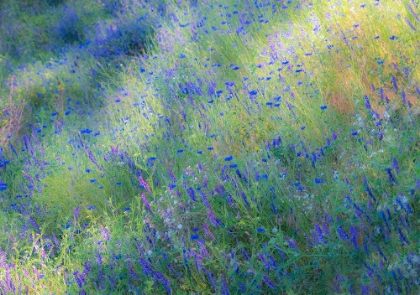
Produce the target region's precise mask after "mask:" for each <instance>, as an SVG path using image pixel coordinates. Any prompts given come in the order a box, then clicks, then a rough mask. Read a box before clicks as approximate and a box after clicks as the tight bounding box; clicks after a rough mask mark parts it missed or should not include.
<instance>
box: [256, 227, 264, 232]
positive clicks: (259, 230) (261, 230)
mask: <svg viewBox="0 0 420 295" xmlns="http://www.w3.org/2000/svg"><path fill="white" fill-rule="evenodd" d="M257 232H259V233H264V232H265V229H264V228H263V227H259V228H257Z"/></svg>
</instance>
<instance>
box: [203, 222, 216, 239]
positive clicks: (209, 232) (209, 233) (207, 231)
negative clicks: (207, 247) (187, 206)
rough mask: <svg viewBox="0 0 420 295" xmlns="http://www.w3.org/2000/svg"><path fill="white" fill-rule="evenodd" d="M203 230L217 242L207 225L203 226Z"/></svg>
mask: <svg viewBox="0 0 420 295" xmlns="http://www.w3.org/2000/svg"><path fill="white" fill-rule="evenodd" d="M203 229H204V232H205V233H206V235H207V236H209V237H210V238H211V239H212V240H213V241H214V240H215V238H214V235H213V234H212V233H211V231H210V230H209V228H208V226H207V224H205V223H204V224H203Z"/></svg>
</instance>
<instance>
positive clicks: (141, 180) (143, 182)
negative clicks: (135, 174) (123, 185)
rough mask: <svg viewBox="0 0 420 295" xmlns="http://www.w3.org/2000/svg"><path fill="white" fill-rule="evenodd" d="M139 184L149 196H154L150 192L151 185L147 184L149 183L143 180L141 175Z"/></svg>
mask: <svg viewBox="0 0 420 295" xmlns="http://www.w3.org/2000/svg"><path fill="white" fill-rule="evenodd" d="M139 182H140V184H141V185H142V186H143V187H144V188H145V189H146V191H147V192H148V193H149V194H152V191H151V190H150V188H149V185H148V184H147V182H146V181H145V180H144V179H143V177H142V176H141V175H139Z"/></svg>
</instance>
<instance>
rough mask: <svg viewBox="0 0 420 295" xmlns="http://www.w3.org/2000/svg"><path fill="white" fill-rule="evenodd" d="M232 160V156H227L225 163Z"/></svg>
mask: <svg viewBox="0 0 420 295" xmlns="http://www.w3.org/2000/svg"><path fill="white" fill-rule="evenodd" d="M232 159H233V156H229V157H226V158H225V161H232Z"/></svg>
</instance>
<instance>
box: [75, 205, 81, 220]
mask: <svg viewBox="0 0 420 295" xmlns="http://www.w3.org/2000/svg"><path fill="white" fill-rule="evenodd" d="M79 213H80V207H76V208H74V218H75V219H76V221H77V220H79Z"/></svg>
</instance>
